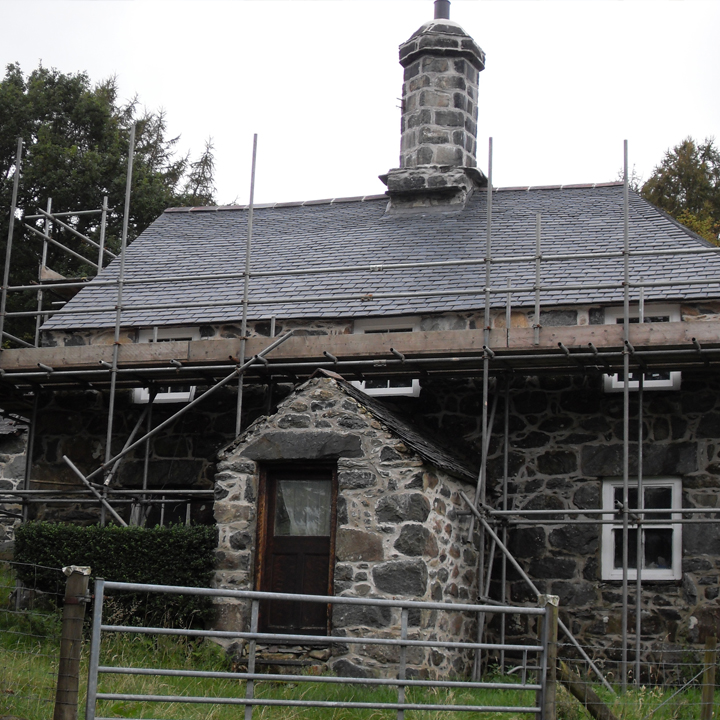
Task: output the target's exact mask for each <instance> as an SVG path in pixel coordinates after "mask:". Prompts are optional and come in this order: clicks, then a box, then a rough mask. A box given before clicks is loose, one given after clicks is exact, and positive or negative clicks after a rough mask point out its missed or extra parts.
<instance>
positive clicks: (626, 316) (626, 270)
mask: <svg viewBox="0 0 720 720" xmlns="http://www.w3.org/2000/svg"><path fill="white" fill-rule="evenodd" d="M623 149H624V152H623V248H624V252H625V257H624V258H623V277H624V283H623V284H624V287H625V289H624V301H623V328H624V330H623V334H624V341H625V350H624V351H623V352H624V355H623V379H624V384H623V526H622V538H623V550H622V564H623V567H622V619H621V633H622V654H621V658H622V659H621V662H620V673H621V675H622V679H621V682H622V689H623V692H625V691H626V690H627V670H628V538H629V519H630V518H629V515H628V510H629V506H630V498H629V485H630V477H629V468H630V437H629V435H630V353H629V349H628V345H629V343H630V284H629V283H630V258H629V255H628V252H629V251H630V235H629V227H628V212H629V201H628V152H627V140H625V141H624V145H623ZM641 442H642V441H641Z"/></svg>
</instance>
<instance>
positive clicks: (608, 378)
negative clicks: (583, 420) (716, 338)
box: [603, 304, 682, 392]
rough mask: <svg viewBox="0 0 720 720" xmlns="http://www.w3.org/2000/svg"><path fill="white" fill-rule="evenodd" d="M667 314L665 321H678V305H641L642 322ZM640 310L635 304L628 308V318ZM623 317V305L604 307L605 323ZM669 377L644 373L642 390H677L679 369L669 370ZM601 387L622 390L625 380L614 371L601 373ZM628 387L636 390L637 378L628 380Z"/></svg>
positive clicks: (619, 319) (619, 320) (679, 377)
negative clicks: (650, 375)
mask: <svg viewBox="0 0 720 720" xmlns="http://www.w3.org/2000/svg"><path fill="white" fill-rule="evenodd" d="M657 316H663V317H664V316H667V318H668V320H667V322H680V320H681V319H682V317H681V315H680V306H679V305H669V304H650V305H645V306H644V307H643V318H644V320H643V321H644V322H650V321H648V320H647V318H648V317H657ZM639 317H640V311H639V308H638V307H637V305H636V306H634V307H631V308H630V318H631V319H634V318H639ZM624 318H625V310H624V308H623V306H620V307H608V308H605V324H606V325H616V324H618V323H620V322H623V321H624ZM669 374H670V377H668V378H662V379H653V378H650V377H648V376H647V375H645V376H644V377H643V390H679V389H680V383H681V382H682V373H681V372H680V371H679V370H671V371H670V373H669ZM603 387H604V389H605V392H622V391H623V390H624V389H625V381H624V380H621V379H620V376H619V375H618V374H617V373H616V374H614V375H603ZM628 387H629V389H630V390H631V391H632V390H637V389H638V388H639V387H640V382H639V381H638V380H630V382H629V383H628Z"/></svg>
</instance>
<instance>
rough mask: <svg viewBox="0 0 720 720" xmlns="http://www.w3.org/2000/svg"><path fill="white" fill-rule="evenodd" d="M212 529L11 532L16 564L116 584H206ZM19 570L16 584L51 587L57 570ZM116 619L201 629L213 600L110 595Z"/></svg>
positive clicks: (34, 528)
mask: <svg viewBox="0 0 720 720" xmlns="http://www.w3.org/2000/svg"><path fill="white" fill-rule="evenodd" d="M216 547H217V530H216V529H215V527H214V526H207V525H194V526H186V525H170V526H167V527H154V528H140V527H126V528H124V527H117V526H114V525H108V526H105V527H100V526H99V525H91V526H87V527H81V526H78V525H66V524H55V523H47V522H29V523H25V524H23V525H20V526H19V527H17V528H16V530H15V561H16V562H18V563H29V564H32V565H42V566H45V567H49V568H61V567H65V566H67V565H88V566H90V568H92V577H93V578H103V579H105V580H113V581H116V582H133V583H151V584H153V585H184V586H190V587H209V586H210V583H211V580H212V576H213V570H214V562H215V549H216ZM17 567H18V577H19V578H20V580H22V581H23V582H25V583H26V584H28V585H30V586H31V587H32V586H34V587H37V588H38V589H40V590H43V589H45V588H44V585H47V586H48V587H47V590H48V591H49V590H50V587H51V586H52V588H53V589H54V587H55V585H56V582H57V573H54V572H51V571H48V572H47V577H45V575H43V571H42V570H41V569H37V568H24V567H23V566H22V565H19V566H17ZM108 613H114V618H113V622H115V623H120V624H131V625H167V626H169V625H172V626H181V627H189V626H191V625H198V624H201V623H202V622H203V621H205V620H206V619H208V618H209V617H210V616H211V613H212V606H211V601H210V598H206V597H198V596H191V595H189V596H182V595H167V594H158V593H142V594H135V593H117V592H116V593H113V595H112V597H111V598H110V600H109V603H108V612H106V613H104V617H107V616H108Z"/></svg>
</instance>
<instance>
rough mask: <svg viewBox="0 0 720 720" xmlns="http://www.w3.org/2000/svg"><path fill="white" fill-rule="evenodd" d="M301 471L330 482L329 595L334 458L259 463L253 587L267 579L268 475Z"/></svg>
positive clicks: (330, 585)
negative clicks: (319, 473)
mask: <svg viewBox="0 0 720 720" xmlns="http://www.w3.org/2000/svg"><path fill="white" fill-rule="evenodd" d="M298 470H299V471H301V472H303V473H312V471H313V470H317V471H323V472H328V471H329V474H330V479H331V483H332V491H331V492H332V494H331V508H330V550H329V553H330V557H329V562H328V577H327V585H326V587H327V594H328V595H329V596H332V595H333V594H334V578H335V539H336V536H337V498H338V480H337V462H334V461H330V462H328V461H324V462H323V461H319V462H314V461H312V460H291V461H287V460H286V461H283V462H272V463H263V464H262V465H261V466H260V473H259V483H258V498H257V535H256V539H255V548H256V552H255V588H256V589H257V590H263V589H264V588H263V586H264V584H265V582H266V580H267V577H266V573H265V569H266V568H265V566H266V559H267V553H268V546H269V544H270V538H269V537H268V530H269V528H270V525H271V522H270V518H269V508H270V505H271V503H270V497H269V491H270V489H271V487H272V485H273V483H272V476H273V474H275V473H281V472H283V471H288V472H292V471H298ZM262 606H263V604H262V603H261V605H260V608H261V610H260V615H261V617H260V618H259V626H260V627H262V625H263V619H262V614H263V613H262ZM331 607H332V606H331V605H329V604H328V606H327V626H326V630H327V634H328V635H329V634H330V616H331V613H330V609H331Z"/></svg>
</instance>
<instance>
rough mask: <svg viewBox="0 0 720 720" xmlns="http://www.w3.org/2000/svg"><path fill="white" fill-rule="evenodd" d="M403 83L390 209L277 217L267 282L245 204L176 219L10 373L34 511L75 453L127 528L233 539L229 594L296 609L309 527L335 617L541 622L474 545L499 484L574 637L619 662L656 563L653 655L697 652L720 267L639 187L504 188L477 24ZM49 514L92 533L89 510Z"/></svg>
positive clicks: (222, 553) (424, 49)
mask: <svg viewBox="0 0 720 720" xmlns="http://www.w3.org/2000/svg"><path fill="white" fill-rule="evenodd" d="M400 62H401V64H402V65H403V67H404V72H405V76H404V77H405V79H404V84H403V108H402V128H401V158H400V167H399V168H394V169H391V170H390V171H389V172H388V173H387V175H386V176H383V177H384V179H385V181H386V184H387V188H388V189H387V193H386V194H384V195H379V196H366V197H361V198H341V199H332V200H318V201H308V202H299V203H283V204H275V205H261V206H255V207H254V208H253V212H254V221H253V258H254V260H253V266H252V269H250V268H249V265H247V264H246V260H247V258H246V257H245V245H246V232H247V224H248V208H247V207H238V206H231V207H203V208H178V209H169V210H167V211H166V212H165V213H163V215H162V216H161V217H160V218H158V219H157V221H156V222H155V223H153V224H152V225H151V226H150V227H149V228H148V229H147V230H146V231H145V232H144V233H143V234H142V235H141V236H140V237H139V238H138V239H137V240H135V242H133V244H132V245H131V246H130V247H129V248H128V250H127V252H126V257H125V268H124V277H123V295H122V303H121V305H122V308H121V310H122V313H121V319H120V322H119V325H118V326H117V328H116V325H115V324H116V305H117V283H116V282H115V281H117V280H118V276H119V264H118V263H117V262H115V263H112V264H111V265H110V266H109V267H108V268H107V269H106V270H105V271H104V272H103V273H102V274H101V275H100V277H99V280H98V281H97V282H90V283H89V284H88V285H87V286H86V287H84V288H83V289H82V290H81V291H80V292H79V293H78V294H77V296H76V297H75V298H73V299H72V300H71V301H70V302H68V303H67V305H65V306H64V307H63V308H62V309H61V310H60V311H58V312H57V313H55V314H54V315H53V316H52V317H51V318H50V319H49V320H48V321H47V322H46V323H45V324H44V325H43V328H42V339H43V347H40V348H32V349H17V350H6V351H4V352H3V353H2V355H1V356H0V368H2V370H3V371H4V374H2V376H0V387H2V388H4V389H7V388H9V389H12V392H13V397H14V398H15V399H16V400H15V402H16V406H17V407H20V405H17V403H18V402H19V401H17V398H19V397H24V398H26V400H27V402H28V404H29V403H34V406H35V408H36V412H35V421H34V423H32V425H31V430H30V433H31V435H32V440H33V441H32V447H33V453H32V458H31V462H30V466H29V467H30V470H29V473H30V474H29V478H30V489H45V490H49V489H54V490H55V491H57V492H58V493H63V492H66V493H67V492H68V490H72V491H73V492H77V491H79V490H81V489H82V488H83V485H82V482H81V480H80V479H79V478H78V477H77V474H76V473H75V472H74V471H73V470H72V469H71V467H70V466H69V465H68V464H67V462H65V461H64V457H67V458H68V459H70V460H71V461H72V462H73V463H74V464H75V465H76V466H77V468H79V470H80V472H81V473H83V474H85V476H88V475H91V474H92V473H96V475H91V478H93V479H95V480H96V481H97V480H99V477H100V476H102V477H104V478H105V482H106V485H105V487H107V489H108V493H109V495H108V498H109V502H111V503H112V504H113V506H114V507H115V508H117V511H118V512H120V513H121V515H122V516H123V517H124V518H125V519H126V520H127V521H132V522H139V523H145V524H153V523H156V522H168V521H175V522H177V521H183V522H214V521H216V522H217V523H218V524H219V526H220V530H221V533H220V547H219V548H218V561H219V566H218V576H217V578H218V583H219V584H222V585H225V584H227V585H228V586H231V587H243V588H245V587H263V588H266V587H274V585H273V583H274V582H275V581H276V580H277V579H278V578H280V579H281V580H282V582H286V581H287V582H288V583H289V582H293V583H295V584H294V585H292V587H293V588H294V591H295V592H300V591H301V590H302V589H303V588H304V587H305V586H304V585H303V584H302V578H301V577H300V575H296V577H295V578H294V579H293V578H291V577H290V576H289V575H283V574H282V572H279V570H281V569H282V568H283V567H286V566H287V563H285V564H284V561H282V560H277V562H276V564H275V566H274V565H273V558H274V557H278V558H282V557H283V553H284V552H285V550H282V547H281V546H282V541H281V540H279V541H278V544H277V545H275V544H274V542H275V537H276V532H275V531H276V530H277V529H278V527H280V526H281V525H282V532H283V533H289V534H287V535H286V536H287V537H305V536H301V535H293V534H292V532H293V530H292V528H293V527H295V528H296V529H297V527H299V526H300V527H304V526H307V527H306V529H307V530H308V531H309V530H310V528H312V531H313V532H314V533H316V534H315V535H308V537H310V538H312V542H311V541H308V547H310V546H311V545H313V544H314V545H313V546H314V547H315V549H314V550H312V552H310V551H308V553H307V557H308V558H310V559H308V560H307V562H308V563H309V566H312V569H313V572H314V577H315V578H316V579H317V581H318V582H319V583H320V585H321V586H322V588H324V592H326V593H328V592H334V593H354V594H359V595H363V594H371V593H372V594H379V595H383V594H389V595H400V596H403V597H409V598H433V599H443V600H448V601H454V600H464V599H470V600H475V599H478V597H479V596H480V597H481V599H484V598H482V595H481V593H480V590H479V588H482V589H483V590H482V592H484V588H485V587H489V588H490V594H491V596H492V597H493V598H496V599H497V598H500V599H504V600H506V601H508V602H514V603H522V602H526V601H532V602H534V595H532V593H530V592H529V590H528V587H527V585H526V584H525V583H524V582H522V581H521V579H520V578H519V577H517V576H516V575H515V574H514V573H513V572H512V569H511V568H506V569H507V572H506V574H505V575H504V576H503V574H502V570H501V567H500V565H501V560H500V559H499V556H498V555H497V554H496V555H495V556H494V559H493V558H490V556H489V550H490V543H484V541H483V540H482V539H481V536H480V535H478V539H477V542H476V538H475V536H473V537H472V538H469V541H470V542H469V543H467V542H466V543H464V544H462V543H461V542H460V539H461V538H463V537H464V534H465V537H466V536H467V529H466V527H465V525H467V524H468V522H469V521H468V516H467V515H465V514H463V512H467V508H464V509H461V503H460V502H459V500H458V497H459V495H458V493H459V491H460V489H461V488H463V487H469V485H472V486H474V485H475V484H477V482H478V478H479V482H480V497H481V498H484V501H485V502H484V504H483V506H482V507H483V512H484V513H485V514H486V517H487V518H488V519H489V520H490V521H491V522H492V523H493V524H494V525H495V527H498V528H500V527H504V528H505V529H506V531H507V537H508V544H509V547H510V549H511V550H512V552H513V553H514V555H515V556H516V557H517V558H518V559H519V561H520V563H521V565H522V566H523V568H524V569H525V570H526V571H527V572H528V574H529V575H530V576H531V578H532V579H533V581H534V582H535V584H536V585H537V586H538V588H539V589H541V590H542V591H547V592H549V593H553V594H557V595H559V596H560V598H561V607H562V613H563V617H564V618H565V621H566V623H567V624H568V625H569V626H570V629H571V630H572V631H573V633H575V634H576V635H577V636H578V637H581V638H582V639H584V640H585V641H587V642H588V643H590V644H592V645H594V646H596V647H603V648H607V652H608V653H609V654H612V653H614V652H615V650H616V649H617V647H618V643H619V638H620V637H621V635H622V632H621V630H622V628H621V617H622V610H623V608H624V609H625V610H630V611H632V610H633V608H634V607H635V600H634V599H633V600H632V603H630V601H629V599H628V596H627V594H623V593H622V585H623V575H625V578H626V580H627V579H630V580H631V581H634V579H635V578H636V573H637V565H638V561H637V552H636V550H634V549H633V548H637V547H638V544H639V545H640V548H641V551H640V562H639V564H640V568H641V579H642V588H641V593H640V598H639V603H640V606H641V621H642V622H641V631H640V636H639V637H638V638H637V640H638V642H640V643H642V645H643V647H645V648H650V647H653V646H656V645H658V644H660V645H662V644H668V643H670V644H674V645H680V644H682V643H687V642H696V641H702V640H703V639H704V634H705V633H707V632H708V631H710V630H713V629H714V628H715V626H716V623H717V618H718V617H720V603H719V602H718V593H719V592H720V585H718V570H719V569H720V567H719V565H718V563H719V562H720V529H718V528H719V526H717V524H716V523H715V522H714V518H713V517H712V516H711V515H710V514H708V513H707V512H706V511H708V510H711V509H713V508H717V507H718V506H719V502H718V500H719V498H720V442H718V438H720V385H719V384H718V379H717V369H716V358H717V353H718V352H719V351H720V259H719V258H718V257H717V255H716V254H714V253H712V252H711V250H712V248H711V247H710V246H709V244H708V243H706V242H705V241H703V240H702V239H700V238H699V237H698V236H696V235H694V234H693V233H692V232H690V231H689V230H688V229H686V228H684V227H683V226H681V225H679V224H678V223H676V222H675V221H674V220H672V219H671V218H669V217H668V216H666V215H665V214H663V213H662V212H660V211H659V210H657V209H656V208H654V207H653V206H651V205H650V204H648V203H647V202H645V201H644V200H643V199H642V198H640V197H639V196H638V195H636V194H634V193H632V192H626V189H625V188H624V187H623V184H622V183H616V182H610V183H597V184H589V185H577V186H561V187H521V188H494V187H489V185H488V179H487V178H486V177H485V175H484V174H483V173H482V171H481V170H479V169H478V167H477V160H476V152H477V120H478V105H477V101H478V95H477V87H478V82H479V73H480V72H481V71H482V70H483V69H484V66H485V56H484V53H483V52H482V50H481V49H480V48H479V47H478V45H477V44H476V43H475V41H474V40H473V39H472V38H471V37H470V36H468V35H467V33H465V31H464V30H463V29H462V28H461V27H460V26H459V25H458V24H457V23H456V22H454V21H452V20H449V19H448V18H445V17H438V18H435V19H434V20H433V21H430V22H428V23H426V24H425V25H423V26H422V27H421V28H420V29H419V30H418V31H417V32H416V33H415V34H413V35H412V36H411V38H410V39H409V40H408V41H407V42H405V43H403V45H401V47H400ZM626 229H627V230H626ZM243 268H245V270H243ZM148 275H149V276H150V277H152V278H153V282H152V283H149V282H146V280H147V278H148ZM246 277H247V278H248V282H249V287H250V292H249V300H248V301H247V302H246V303H243V285H244V280H245V278H246ZM116 329H117V336H118V341H117V342H115V334H116V333H115V331H116ZM289 333H291V334H289ZM288 334H289V335H288ZM286 335H287V337H286ZM270 348H272V349H270ZM264 353H267V354H264ZM256 356H257V357H256ZM261 356H262V357H261ZM249 358H250V359H252V358H255V359H253V360H252V362H250V363H249V364H247V366H245V363H246V361H247V360H248V359H249ZM39 364H40V366H39ZM240 366H242V367H243V368H244V375H243V380H242V382H239V381H238V378H237V373H236V372H235V371H236V368H238V367H240ZM318 369H321V370H325V371H329V372H330V373H334V374H333V375H329V374H327V372H326V374H325V375H322V374H320V375H317V374H315V373H316V371H317V370H318ZM337 375H339V376H340V377H336V376H337ZM8 396H9V395H8ZM0 397H5V395H4V394H3V395H0ZM16 406H14V407H16ZM110 409H111V411H110ZM16 411H17V409H16ZM26 412H27V416H28V417H30V412H29V411H27V410H26ZM144 433H147V435H146V441H145V442H142V443H139V444H138V445H137V446H132V445H131V443H132V442H133V441H135V440H136V439H137V438H140V437H142V436H143V434H144ZM108 435H110V436H111V442H110V447H108V441H107V436H108ZM126 446H128V447H129V449H128V450H127V452H126V454H124V455H122V456H121V455H120V453H121V452H125V451H124V450H123V448H124V447H126ZM219 452H220V455H219V457H218V453H219ZM97 473H101V475H100V476H98V475H97ZM640 485H642V488H643V490H642V492H640V491H639V487H640ZM625 487H627V491H628V497H627V503H624V500H625V498H624V493H625ZM281 490H282V492H281V495H282V498H281V499H282V502H280V500H278V497H279V495H278V493H279V492H280V491H281ZM286 495H287V498H286ZM75 497H77V498H78V501H77V503H71V502H67V501H68V499H70V500H72V499H73V498H75ZM213 497H214V498H215V499H214V500H213ZM152 498H154V500H152ZM289 502H292V503H295V504H296V505H295V510H292V508H291V509H288V506H287V503H289ZM323 503H324V504H323ZM618 504H620V506H621V507H623V506H624V508H623V512H618ZM321 507H324V508H325V510H324V511H323V512H320V511H319V510H318V508H321ZM279 508H281V509H282V512H280V510H279ZM310 508H312V509H313V511H316V510H317V512H315V514H312V513H310V512H309V509H310ZM28 510H29V513H30V516H31V517H46V518H56V519H68V520H72V521H75V522H95V521H97V519H98V517H99V510H98V507H97V504H96V503H95V504H93V503H89V502H87V499H83V498H82V497H81V495H72V496H68V497H65V498H64V501H63V503H62V504H56V505H53V504H51V503H46V504H45V505H40V504H34V505H30V506H29V508H28ZM690 510H692V511H693V513H690V512H689V511H690ZM640 511H642V512H640ZM273 513H275V514H273ZM323 513H324V514H323ZM623 513H624V514H626V515H628V517H629V528H628V529H629V533H628V539H629V541H628V554H629V557H628V562H627V563H625V562H624V560H623V528H622V525H623ZM642 513H644V514H645V515H647V517H645V518H640V519H641V520H642V523H640V525H638V515H639V514H642ZM651 515H652V521H651V518H650V516H651ZM690 520H692V523H690V522H689V521H690ZM277 523H279V525H277V527H276V524H277ZM293 523H295V525H294V524H293ZM298 523H299V526H298ZM278 537H280V536H278ZM638 540H639V542H638ZM278 548H280V549H278ZM276 551H277V555H275V554H274V553H275V552H276ZM313 558H314V559H313ZM481 558H482V559H483V561H482V562H481V560H480V559H481ZM486 560H487V562H485V561H486ZM491 560H492V562H491ZM293 562H294V561H293ZM303 562H304V561H303ZM481 566H483V567H486V568H489V569H490V571H491V575H490V577H489V578H488V577H484V578H482V581H481V582H480V579H479V578H478V571H479V568H480V567H481ZM276 571H278V572H279V574H278V573H276ZM503 577H504V578H505V580H504V582H501V578H503ZM278 582H279V580H278ZM488 583H489V585H488ZM633 584H634V582H633ZM281 586H282V587H285V588H287V587H288V586H287V585H282V583H281ZM318 587H320V586H318ZM631 604H632V607H630V605H631ZM356 620H357V619H356V618H348V617H330V618H328V617H325V616H322V617H320V616H318V617H306V618H300V619H299V620H296V621H293V622H296V626H298V627H309V628H311V629H312V628H314V629H315V630H317V631H320V630H321V629H322V628H327V623H328V622H329V623H330V627H331V628H333V629H338V628H340V627H342V626H343V624H344V625H345V626H346V627H347V626H352V625H353V624H354V623H356ZM396 621H397V618H394V617H387V618H382V622H381V626H382V628H384V629H386V630H387V631H388V632H390V631H392V628H393V627H394V626H395V624H396ZM222 622H223V623H225V624H226V625H227V626H232V625H233V624H235V625H237V624H241V623H242V622H244V617H243V615H242V609H241V608H237V607H231V606H228V607H224V608H223V614H222ZM264 622H267V623H270V624H272V623H273V622H274V621H273V620H272V613H269V612H266V615H265V620H264ZM378 622H379V621H378ZM427 622H429V621H428V620H427V619H424V618H419V619H417V626H416V630H417V632H421V631H425V630H427V629H428V628H427V627H426V625H424V624H423V623H426V624H427ZM297 623H299V625H297ZM464 623H465V619H464V618H461V619H458V620H457V622H453V624H452V627H448V628H441V629H437V631H438V632H443V633H445V632H447V633H450V634H457V635H460V636H464V637H468V635H467V632H468V630H467V627H466V626H465V624H464ZM630 624H631V625H632V626H633V627H634V620H633V618H632V615H631V617H630ZM343 659H344V661H346V662H347V663H350V664H352V665H358V664H365V665H368V666H373V665H374V664H377V663H379V662H380V661H379V660H378V658H377V657H360V656H358V655H352V654H350V655H349V656H348V657H345V658H343ZM416 660H417V664H418V666H421V665H423V663H427V662H428V658H416ZM429 662H430V663H431V664H432V663H433V662H434V661H433V660H432V658H431V659H430V661H429ZM438 662H440V665H437V663H436V664H435V667H438V668H440V670H443V671H444V669H447V668H445V666H444V665H443V664H442V663H443V662H444V661H438ZM449 662H451V663H452V662H454V659H452V658H450V660H449ZM457 662H458V663H459V665H462V663H463V659H462V658H460V659H457ZM455 670H456V671H459V666H458V667H455Z"/></svg>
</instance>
